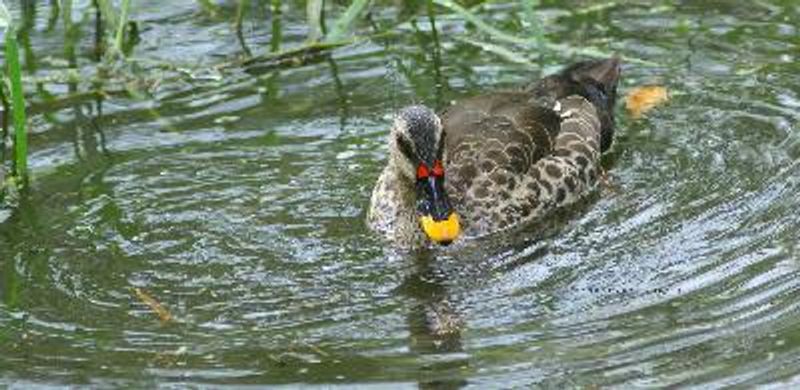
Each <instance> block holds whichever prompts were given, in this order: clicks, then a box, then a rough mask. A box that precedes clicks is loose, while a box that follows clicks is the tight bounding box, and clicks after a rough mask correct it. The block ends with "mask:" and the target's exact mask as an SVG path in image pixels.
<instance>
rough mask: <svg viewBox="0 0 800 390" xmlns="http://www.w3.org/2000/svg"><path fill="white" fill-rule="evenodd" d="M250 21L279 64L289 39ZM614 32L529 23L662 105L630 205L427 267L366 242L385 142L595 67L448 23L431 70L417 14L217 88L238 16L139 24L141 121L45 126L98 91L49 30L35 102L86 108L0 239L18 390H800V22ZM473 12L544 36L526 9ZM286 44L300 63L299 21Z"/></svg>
mask: <svg viewBox="0 0 800 390" xmlns="http://www.w3.org/2000/svg"><path fill="white" fill-rule="evenodd" d="M256 3H257V4H255V5H253V7H254V9H255V11H254V14H255V16H251V17H250V18H248V19H246V20H245V22H244V24H243V37H244V41H245V43H246V45H247V47H248V49H249V50H252V52H253V53H254V54H256V55H258V54H263V53H266V52H268V51H269V50H270V45H271V43H272V37H273V33H272V31H273V27H274V24H275V23H271V21H272V20H273V19H272V17H273V16H274V15H273V14H271V13H270V12H268V10H264V9H262V8H263V7H261V6H260V5H259V4H261V3H260V2H256ZM606 5H607V6H605V7H596V8H595V9H592V8H591V7H590V6H591V4H587V3H585V2H581V1H566V2H544V4H543V5H542V6H541V7H540V8H538V9H537V10H536V15H537V17H538V18H539V19H540V20H541V21H542V25H543V28H544V32H545V34H546V39H547V41H548V42H549V43H552V44H558V45H563V47H567V48H575V49H578V48H586V47H594V48H599V49H601V50H603V51H605V52H608V53H619V54H620V55H622V56H623V57H625V58H628V59H629V60H628V61H626V63H625V65H624V68H623V78H622V84H621V86H620V92H621V93H622V94H623V95H624V94H625V93H626V92H627V91H629V90H631V89H632V88H633V87H636V86H640V85H644V84H659V85H664V86H665V87H667V88H668V90H669V91H670V96H671V98H670V101H669V102H668V103H667V104H665V105H663V106H660V107H658V108H656V109H655V110H653V111H651V112H649V113H648V114H647V115H646V116H645V117H643V118H640V119H634V118H632V117H631V116H629V115H628V114H627V113H626V112H625V110H624V107H623V104H622V103H620V105H619V110H618V113H617V118H618V130H617V138H616V140H615V144H614V146H613V148H612V150H611V152H610V153H609V154H608V155H607V156H606V158H605V160H604V163H605V166H606V168H607V170H608V175H609V180H610V182H611V186H610V187H607V188H602V189H600V190H598V191H597V192H596V193H595V194H593V195H592V196H590V197H589V198H588V199H587V200H586V201H585V202H583V203H582V204H580V205H579V206H577V207H575V208H574V209H571V210H568V211H564V212H560V213H558V214H556V215H554V216H552V217H551V218H548V220H547V221H544V222H543V223H542V224H541V226H532V227H530V228H529V229H525V230H522V231H516V232H513V234H504V235H499V236H491V237H487V238H483V239H479V240H475V241H464V242H460V243H457V244H456V245H454V246H451V247H448V248H445V249H435V250H431V251H419V252H414V253H405V252H402V251H397V250H394V249H392V248H391V247H390V246H389V245H388V244H387V243H386V242H384V241H382V240H381V239H380V238H379V237H376V236H374V235H373V234H372V233H370V231H369V230H368V229H367V228H366V226H365V223H364V217H365V210H366V207H367V205H368V203H369V196H370V191H371V189H372V185H373V183H374V181H375V179H376V178H377V176H378V174H379V172H380V170H381V169H382V167H383V165H384V163H385V161H386V151H387V145H386V142H385V140H386V135H387V133H388V130H389V124H390V121H391V117H392V114H393V113H394V112H395V111H396V110H397V109H399V108H400V107H402V106H404V105H407V104H411V103H419V102H421V103H425V104H428V105H431V106H435V107H436V106H438V107H441V106H442V105H443V104H446V102H448V101H450V100H453V99H457V98H459V97H463V96H469V95H474V94H478V93H481V92H485V91H491V90H496V89H499V88H506V87H510V86H513V85H516V84H521V83H525V82H527V81H530V80H533V79H536V78H538V77H541V76H542V75H543V74H547V73H549V72H552V71H554V70H556V69H558V68H559V66H560V65H562V64H566V63H569V62H571V61H575V60H577V59H579V57H576V56H575V55H573V53H571V52H568V51H556V50H549V51H547V52H546V53H543V54H542V55H541V56H540V57H536V56H533V55H532V53H531V55H530V56H529V55H528V54H526V52H525V50H529V51H531V52H533V51H534V50H538V49H537V48H536V45H531V46H530V47H526V48H524V49H525V50H523V47H522V46H511V48H512V49H513V50H514V51H515V53H517V55H519V59H522V60H524V61H526V62H527V63H522V61H517V62H513V61H509V59H508V58H504V57H503V56H502V55H499V54H497V53H492V52H489V51H484V50H481V48H479V47H477V46H476V45H474V44H470V43H468V42H466V41H465V38H469V39H478V38H480V36H481V35H480V34H479V33H477V32H476V30H475V29H474V27H472V26H471V25H469V24H468V23H466V22H465V21H464V20H463V18H460V17H458V16H454V15H444V14H445V13H446V10H444V9H440V11H441V13H442V15H440V16H441V17H440V18H437V20H436V28H437V33H438V37H439V41H438V42H437V41H435V40H434V38H433V34H432V32H431V27H430V24H429V21H428V18H427V17H426V16H424V12H420V13H419V15H420V16H419V17H418V18H413V19H411V21H409V22H404V23H400V24H399V25H397V26H395V27H393V31H394V32H395V33H394V34H390V35H386V36H379V37H373V38H370V39H362V40H359V41H357V42H356V43H353V44H350V45H346V46H343V47H340V48H337V49H335V50H333V51H330V52H327V53H330V55H324V54H323V55H321V56H316V57H313V58H311V59H310V60H309V61H307V62H305V63H297V64H295V65H293V66H277V67H248V66H229V67H219V66H216V65H218V64H221V63H225V62H228V61H231V59H234V58H237V56H239V55H241V53H242V51H243V49H242V45H241V43H240V41H239V39H238V38H237V36H236V34H235V33H234V31H233V29H232V27H231V14H232V13H233V12H235V10H234V9H233V8H235V6H230V7H222V8H221V10H220V12H221V15H217V16H213V15H209V14H208V13H206V12H202V11H200V9H199V7H198V5H197V2H192V1H176V2H170V6H169V7H165V6H163V3H162V2H155V1H145V2H136V7H135V10H134V12H133V15H132V17H133V18H134V19H135V20H137V22H138V23H139V24H140V30H141V31H140V32H141V41H140V42H139V43H138V44H137V45H136V46H135V47H134V48H133V51H132V55H131V56H132V57H133V58H135V59H137V61H139V62H138V64H139V65H138V69H137V71H136V72H137V73H135V74H136V75H137V77H129V76H125V77H127V78H125V79H124V80H123V81H119V79H120V78H122V77H123V76H121V75H123V74H129V73H130V71H128V70H122V69H117V70H114V69H112V72H110V73H109V76H108V78H107V81H106V83H105V84H103V85H100V86H99V88H100V89H107V90H119V86H120V85H126V84H127V85H128V87H130V84H136V83H138V84H136V85H137V88H141V89H143V90H145V91H146V93H142V94H141V95H139V96H136V97H132V96H130V95H129V94H119V93H108V94H103V95H102V96H92V97H89V98H86V97H85V96H77V97H75V98H74V99H73V98H71V99H56V98H46V97H47V96H51V97H53V96H55V97H58V96H68V95H75V94H76V93H78V92H80V91H86V90H89V87H90V84H91V83H90V82H88V81H85V80H88V79H92V80H94V78H93V77H94V72H95V69H96V68H97V63H96V62H95V59H94V57H93V56H94V51H93V50H94V49H93V39H94V38H93V36H92V33H91V29H90V28H89V27H85V29H84V31H83V33H82V34H81V35H80V36H79V37H78V38H77V41H76V44H75V47H74V51H73V52H70V51H69V50H65V31H64V30H63V26H62V25H61V24H58V23H57V24H55V25H54V26H52V27H49V26H50V25H49V21H50V19H51V15H52V13H51V9H50V7H49V6H48V5H47V4H46V3H41V4H40V5H39V6H38V8H37V10H36V13H35V15H32V18H31V21H32V22H31V26H29V27H30V28H29V29H28V30H27V31H28V33H27V36H28V40H29V43H28V46H27V47H29V48H30V50H29V52H26V53H25V54H24V55H23V60H24V61H23V63H24V64H26V66H25V72H26V75H28V76H30V77H33V76H36V77H38V78H39V79H40V80H47V77H48V76H52V77H53V78H55V76H54V75H59V74H62V73H64V72H65V71H66V70H67V69H70V68H71V69H75V73H77V75H79V76H80V77H81V78H83V79H82V80H83V81H79V82H76V83H68V82H61V81H58V80H51V81H42V82H40V83H38V85H37V91H36V92H34V93H33V95H34V99H32V101H34V102H35V104H32V106H31V110H30V111H31V112H30V115H31V127H32V130H31V131H32V134H31V135H30V146H29V148H30V150H31V155H30V165H31V167H32V182H31V183H32V185H31V188H30V189H29V190H28V191H27V192H25V193H23V194H21V195H20V196H19V199H18V200H17V201H16V202H17V203H18V204H16V205H15V206H13V207H6V208H2V209H0V385H11V386H14V385H17V386H20V387H28V386H31V385H34V384H39V385H62V384H76V385H97V386H101V387H107V386H109V387H110V386H134V387H152V386H156V385H161V386H167V387H169V386H170V385H179V386H181V385H200V386H206V385H208V386H214V387H216V386H224V385H231V386H238V385H256V384H285V385H290V384H306V385H324V386H328V385H342V386H343V387H351V386H353V385H356V384H358V385H361V386H368V387H385V388H403V387H423V388H461V387H467V388H476V389H478V388H491V387H504V388H509V387H530V386H542V387H555V388H561V387H583V386H602V387H605V386H612V387H620V388H629V387H632V386H658V387H660V386H671V385H672V386H681V387H712V388H715V387H726V386H732V385H741V386H751V385H761V384H769V385H772V386H775V387H791V386H797V385H798V382H800V251H799V250H798V248H797V239H798V235H799V234H800V233H798V232H800V213H798V210H800V196H798V193H800V128H799V127H798V119H800V62H798V54H800V38H798V37H800V32H798V26H800V4H798V2H795V1H778V0H771V1H756V2H749V1H738V2H733V1H732V2H715V1H712V2H689V3H686V4H684V5H680V6H672V5H666V3H665V5H661V6H653V5H652V4H650V3H649V2H647V3H646V4H645V3H644V2H643V3H627V2H625V3H622V2H621V3H614V2H611V3H608V4H606ZM15 7H17V8H15ZM88 8H89V5H88V4H82V3H81V4H77V3H76V4H75V5H74V9H73V19H74V20H75V22H76V23H78V22H79V21H80V20H81V18H84V19H85V20H84V24H86V25H87V26H88V25H90V24H91V23H90V21H91V20H92V19H91V17H87V16H85V15H86V14H87V13H89V11H86V10H87V9H88ZM11 10H12V13H14V14H15V15H17V16H18V15H19V13H20V10H19V9H18V5H17V4H16V3H15V4H12V5H11ZM259 12H260V13H259ZM476 12H477V15H478V16H479V17H481V18H482V19H483V20H485V21H486V22H488V23H490V24H491V25H493V26H495V27H497V28H501V29H503V30H504V31H506V32H508V33H509V34H513V35H515V36H525V37H529V36H530V35H531V33H530V31H529V29H525V28H524V27H522V26H521V24H520V23H519V20H520V16H519V14H520V12H521V10H520V9H519V8H518V6H517V5H515V3H512V2H509V3H508V4H502V3H489V4H486V5H484V6H479V7H478V8H476ZM281 18H282V19H281V24H280V25H279V28H280V29H281V30H282V44H283V45H284V46H285V47H291V46H292V45H299V44H301V43H302V42H303V41H304V40H305V37H306V33H307V27H306V25H305V21H304V18H305V15H304V9H302V7H289V6H285V7H284V12H283V14H282V16H281ZM400 18H401V15H400V13H399V11H398V10H397V9H396V7H394V6H389V5H382V4H381V5H376V6H374V11H373V14H372V16H371V20H372V22H373V23H375V24H376V25H377V26H383V27H386V26H393V25H394V24H396V23H398V22H397V21H398V19H400ZM364 29H366V27H364ZM356 31H358V32H359V34H364V35H365V36H366V34H367V33H368V32H369V31H367V30H364V31H362V30H360V29H357V30H356ZM484 41H485V42H494V43H496V44H499V43H498V42H497V41H492V39H491V38H485V39H484ZM23 43H24V41H23ZM550 47H552V46H550ZM437 53H438V54H437ZM581 58H582V57H581ZM637 60H640V61H637ZM165 63H168V64H170V66H168V67H167V66H163V64H165ZM115 72H117V73H115ZM126 72H127V73H126ZM159 79H162V80H165V81H161V82H158V83H156V81H157V80H159ZM31 85H33V84H31ZM142 85H144V86H142ZM95 88H98V86H96V85H95ZM135 289H140V291H144V292H146V293H147V294H149V295H150V296H152V297H153V298H154V299H156V300H157V301H158V302H160V303H161V304H162V305H163V306H164V307H165V308H166V309H167V310H169V312H170V313H171V315H172V317H173V319H172V320H171V321H169V322H166V323H162V322H161V321H159V318H158V317H157V316H156V315H155V314H154V312H153V310H152V309H151V308H150V307H149V306H148V305H147V304H145V303H144V302H143V301H142V299H141V297H139V296H137V294H136V292H135V291H136V290H135Z"/></svg>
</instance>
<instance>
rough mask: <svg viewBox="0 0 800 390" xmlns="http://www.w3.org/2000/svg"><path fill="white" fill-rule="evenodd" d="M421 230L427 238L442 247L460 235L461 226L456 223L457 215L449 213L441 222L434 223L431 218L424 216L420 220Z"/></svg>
mask: <svg viewBox="0 0 800 390" xmlns="http://www.w3.org/2000/svg"><path fill="white" fill-rule="evenodd" d="M420 220H421V221H422V230H423V231H425V234H427V235H428V238H430V239H431V240H433V241H434V242H436V243H438V244H442V245H447V244H450V243H451V242H453V241H454V240H455V239H456V238H457V237H458V235H459V234H461V225H460V224H459V222H458V215H456V213H450V216H449V217H447V219H445V220H443V221H434V220H433V217H431V216H429V215H426V216H423V217H421V218H420Z"/></svg>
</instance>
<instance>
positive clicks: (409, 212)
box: [367, 158, 424, 246]
mask: <svg viewBox="0 0 800 390" xmlns="http://www.w3.org/2000/svg"><path fill="white" fill-rule="evenodd" d="M415 210H416V188H415V186H414V182H413V181H411V180H409V179H408V178H407V177H405V176H404V175H403V174H402V173H401V171H400V168H399V167H398V166H397V164H396V163H395V160H394V159H391V158H390V159H389V164H388V165H387V166H386V168H384V169H383V172H382V173H381V176H380V178H378V182H377V183H376V184H375V188H374V189H373V191H372V199H371V202H370V210H369V213H368V215H367V222H368V223H369V225H370V227H371V228H372V229H374V230H376V231H379V232H381V233H383V234H384V235H386V236H387V237H388V238H389V239H390V240H393V241H397V242H401V243H404V244H411V245H412V246H413V245H415V244H420V245H421V243H422V242H424V236H423V235H422V231H421V229H420V228H419V226H418V221H417V217H416V211H415Z"/></svg>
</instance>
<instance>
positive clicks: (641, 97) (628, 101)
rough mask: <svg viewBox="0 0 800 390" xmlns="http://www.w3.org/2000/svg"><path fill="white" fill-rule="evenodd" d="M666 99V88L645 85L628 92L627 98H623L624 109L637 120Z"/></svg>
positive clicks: (667, 97)
mask: <svg viewBox="0 0 800 390" xmlns="http://www.w3.org/2000/svg"><path fill="white" fill-rule="evenodd" d="M668 99H669V96H668V95H667V89H666V88H664V87H662V86H660V85H645V86H642V87H637V88H634V89H633V90H631V91H630V92H628V96H627V97H626V98H625V108H627V109H628V112H629V113H630V115H631V117H633V118H639V117H641V116H642V115H643V114H644V113H645V112H647V111H650V110H652V109H653V108H655V106H657V105H659V104H662V103H664V102H666V101H667V100H668Z"/></svg>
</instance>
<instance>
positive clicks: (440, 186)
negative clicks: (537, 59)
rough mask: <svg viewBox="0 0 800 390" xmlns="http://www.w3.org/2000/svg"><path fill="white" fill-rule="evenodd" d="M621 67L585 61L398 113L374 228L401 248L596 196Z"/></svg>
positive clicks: (469, 234)
mask: <svg viewBox="0 0 800 390" xmlns="http://www.w3.org/2000/svg"><path fill="white" fill-rule="evenodd" d="M620 72H621V60H620V59H619V57H617V56H614V57H611V58H607V59H601V60H589V61H581V62H577V63H574V64H572V65H569V66H567V67H565V68H564V69H562V70H561V71H559V72H557V73H555V74H552V75H549V76H546V77H544V78H541V79H539V80H536V81H533V82H530V83H528V84H527V85H523V86H521V87H518V88H515V89H510V90H498V91H494V92H489V93H485V94H482V95H478V96H473V97H468V98H466V99H463V100H461V101H456V102H453V103H452V104H451V105H449V106H448V107H446V108H444V109H443V110H441V111H440V112H438V113H437V112H435V111H434V110H432V109H431V108H429V107H427V106H424V105H410V106H407V107H404V108H402V109H400V110H399V111H398V112H397V114H396V115H395V116H394V119H393V122H392V125H391V128H390V130H389V137H388V145H389V148H388V159H387V162H386V166H385V167H384V168H383V170H382V172H381V174H380V176H379V177H378V179H377V181H376V183H375V186H374V188H373V191H372V195H371V198H370V206H369V209H368V211H367V218H366V219H367V225H368V226H369V228H370V229H371V230H373V231H375V232H376V233H378V234H379V235H382V236H384V237H385V238H386V239H388V240H390V241H391V242H394V243H395V244H397V245H398V246H401V247H409V248H415V247H422V246H426V245H433V246H436V245H448V244H450V243H452V242H454V241H455V240H457V239H459V240H461V239H462V238H464V239H468V238H476V237H482V236H486V235H490V234H495V233H498V232H503V231H508V230H509V229H513V228H514V227H517V226H520V225H526V224H531V223H535V222H536V221H541V220H542V219H543V218H546V216H547V215H548V213H549V212H551V211H552V210H555V209H558V208H562V207H565V206H568V205H570V204H573V203H575V202H577V201H578V200H579V199H581V198H582V197H584V196H585V195H586V194H588V193H590V192H591V191H592V190H594V189H595V188H596V186H597V183H598V175H599V174H600V172H601V167H600V156H601V154H602V153H604V152H606V151H607V150H608V149H609V148H610V147H611V145H612V142H613V138H614V124H615V120H614V106H615V103H616V99H617V84H618V82H619V78H620Z"/></svg>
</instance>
